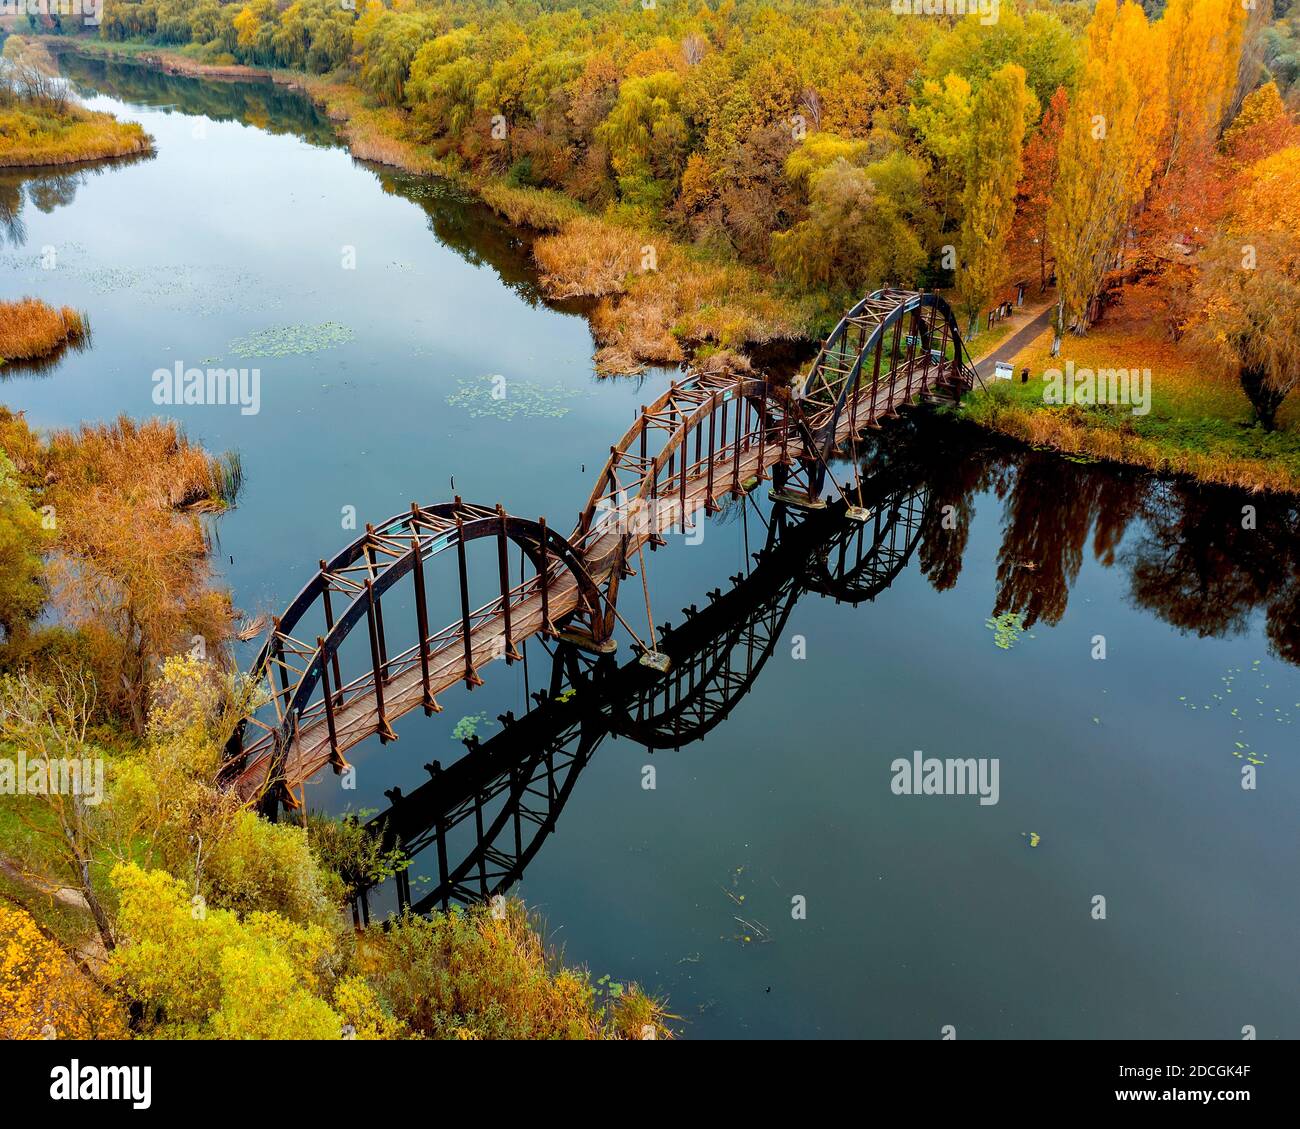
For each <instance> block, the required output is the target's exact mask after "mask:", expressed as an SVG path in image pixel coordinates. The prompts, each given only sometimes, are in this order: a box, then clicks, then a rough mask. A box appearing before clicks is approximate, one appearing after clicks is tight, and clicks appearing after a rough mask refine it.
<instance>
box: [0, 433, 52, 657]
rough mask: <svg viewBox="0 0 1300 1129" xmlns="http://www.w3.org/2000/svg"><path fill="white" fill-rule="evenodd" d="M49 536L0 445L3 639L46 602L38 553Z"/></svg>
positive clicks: (0, 619) (0, 634)
mask: <svg viewBox="0 0 1300 1129" xmlns="http://www.w3.org/2000/svg"><path fill="white" fill-rule="evenodd" d="M48 540H49V538H48V534H47V533H46V531H45V530H44V529H43V528H42V523H41V518H40V515H39V514H37V513H36V511H35V510H34V509H33V508H32V504H31V499H30V496H29V494H28V492H27V490H26V489H25V488H24V487H23V485H22V483H21V482H19V481H18V477H17V473H16V471H15V469H14V464H13V462H12V461H11V460H10V459H9V456H8V455H7V454H6V453H5V452H4V450H3V449H0V638H2V639H4V640H6V641H7V640H10V639H12V638H13V637H14V635H15V633H18V632H22V631H24V630H26V628H27V625H28V624H30V623H31V621H32V620H33V619H35V618H36V616H37V615H38V614H39V612H40V610H41V607H42V606H43V605H44V603H45V585H44V571H45V570H44V565H43V563H42V561H41V553H42V551H43V549H44V548H46V547H47V544H48Z"/></svg>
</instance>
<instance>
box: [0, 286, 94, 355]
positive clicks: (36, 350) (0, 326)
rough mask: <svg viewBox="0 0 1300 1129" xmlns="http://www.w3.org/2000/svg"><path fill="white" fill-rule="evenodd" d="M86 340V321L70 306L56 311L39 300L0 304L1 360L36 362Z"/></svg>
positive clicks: (88, 322)
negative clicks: (65, 347)
mask: <svg viewBox="0 0 1300 1129" xmlns="http://www.w3.org/2000/svg"><path fill="white" fill-rule="evenodd" d="M89 337H90V321H89V319H88V318H87V317H86V315H85V314H83V313H81V312H79V311H77V310H74V309H72V307H71V306H64V307H63V308H62V309H57V308H55V307H54V306H50V305H47V304H46V303H45V302H42V301H41V300H40V299H39V298H21V299H19V300H18V301H17V302H0V360H3V361H35V360H39V359H40V358H42V357H48V356H49V355H50V354H52V353H55V352H57V351H58V350H60V349H62V348H63V347H64V346H68V345H70V346H73V347H74V348H78V347H81V346H82V345H84V344H85V343H86V342H87V341H88V339H89Z"/></svg>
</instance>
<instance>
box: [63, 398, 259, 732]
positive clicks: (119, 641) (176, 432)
mask: <svg viewBox="0 0 1300 1129" xmlns="http://www.w3.org/2000/svg"><path fill="white" fill-rule="evenodd" d="M46 462H47V469H48V474H49V477H50V479H51V481H50V484H49V485H48V486H47V488H46V490H45V492H44V500H45V501H46V502H47V503H48V504H50V505H51V506H52V511H51V512H52V514H53V515H54V518H55V522H56V524H57V539H56V542H55V552H54V554H53V556H52V557H51V560H50V564H49V566H48V575H49V578H50V585H51V592H52V597H53V601H54V603H55V604H56V605H57V606H58V608H59V610H60V611H61V612H62V613H63V615H64V618H65V621H66V622H67V623H68V624H70V625H71V626H73V627H76V628H79V629H80V630H81V632H82V635H83V636H84V638H85V639H86V641H87V643H88V644H89V646H90V649H91V653H92V655H93V659H94V667H95V675H96V682H97V686H98V691H99V693H100V695H101V696H102V698H103V700H104V702H105V704H106V705H107V706H109V707H111V708H113V709H115V710H120V711H121V712H122V713H123V714H125V716H126V717H127V718H129V719H130V721H131V723H132V725H133V727H134V729H135V731H136V732H137V733H139V734H143V732H144V728H145V719H146V715H147V709H148V689H149V685H150V683H151V681H152V679H153V675H154V671H155V669H156V665H157V664H158V663H159V662H160V661H161V660H162V659H164V658H165V657H167V656H168V655H171V654H175V653H178V652H181V651H185V652H189V651H192V650H198V651H201V652H207V651H209V650H211V652H212V653H213V654H214V655H215V654H216V653H217V650H218V649H219V648H220V646H221V645H222V644H223V643H224V642H225V641H226V640H227V639H228V638H229V637H230V634H231V630H232V615H233V613H232V609H231V607H230V601H229V597H228V596H227V595H226V594H225V593H224V592H221V591H219V590H218V589H216V588H215V587H213V586H212V584H211V580H212V561H211V557H210V555H209V551H208V550H209V545H208V540H207V535H206V533H205V530H204V527H203V524H202V520H201V515H202V514H203V513H204V512H205V511H213V510H220V509H223V508H224V507H225V506H226V505H228V504H230V503H231V502H233V500H234V496H235V494H236V492H237V491H238V479H239V474H238V464H237V462H232V461H230V460H228V459H217V458H214V457H212V456H210V455H208V454H207V453H206V452H205V451H203V450H202V449H201V448H199V447H196V446H194V445H193V444H191V443H190V442H189V441H188V440H187V439H186V437H185V436H184V434H183V433H182V432H181V431H180V429H179V428H178V427H177V426H176V425H175V424H174V423H166V422H163V421H161V420H153V421H149V422H147V423H143V424H137V423H134V422H133V421H131V420H129V419H126V418H125V417H123V418H122V419H119V420H117V421H116V422H115V423H110V424H96V425H86V426H83V427H82V428H80V429H79V430H78V431H75V432H73V431H68V432H58V433H56V434H55V435H54V436H52V437H51V440H50V446H49V452H48V455H47V458H46Z"/></svg>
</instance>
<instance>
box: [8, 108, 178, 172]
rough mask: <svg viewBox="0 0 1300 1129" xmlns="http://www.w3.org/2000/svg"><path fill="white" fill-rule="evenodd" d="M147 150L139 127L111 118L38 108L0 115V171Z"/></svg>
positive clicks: (149, 144)
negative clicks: (0, 169) (1, 169)
mask: <svg viewBox="0 0 1300 1129" xmlns="http://www.w3.org/2000/svg"><path fill="white" fill-rule="evenodd" d="M152 147H153V142H152V140H151V139H150V137H149V135H148V134H147V133H145V131H144V128H143V127H142V126H140V125H139V124H138V123H136V122H119V121H118V120H117V119H116V118H115V117H113V115H112V114H101V113H92V112H91V111H90V110H83V109H81V108H80V107H77V106H69V107H67V108H66V109H65V110H64V111H63V112H62V113H58V112H54V111H51V110H47V109H45V108H38V107H32V108H25V107H11V108H9V109H7V110H0V168H18V167H35V166H41V165H71V164H75V163H77V162H78V161H97V160H101V159H103V158H108V157H126V156H130V155H133V154H137V153H147V152H150V151H151V150H152Z"/></svg>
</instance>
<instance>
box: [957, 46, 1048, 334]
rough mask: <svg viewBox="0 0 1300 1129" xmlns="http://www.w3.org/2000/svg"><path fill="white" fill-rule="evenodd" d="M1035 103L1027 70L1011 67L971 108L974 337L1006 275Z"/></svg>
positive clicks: (969, 283)
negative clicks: (1023, 151) (1027, 122)
mask: <svg viewBox="0 0 1300 1129" xmlns="http://www.w3.org/2000/svg"><path fill="white" fill-rule="evenodd" d="M1033 98H1034V96H1033V94H1032V93H1031V92H1030V90H1029V88H1028V87H1027V86H1026V85H1025V71H1024V68H1023V67H1020V66H1018V65H1017V64H1015V63H1007V64H1006V65H1005V66H1003V67H1001V68H1000V69H998V70H997V71H995V72H994V73H993V74H991V75H990V76H989V77H988V79H987V80H986V81H985V82H984V84H983V85H982V86H981V87H980V89H979V93H978V94H976V96H975V101H974V103H973V105H972V107H971V121H970V127H971V128H970V133H969V134H968V141H967V148H966V152H965V165H966V178H965V181H966V183H965V189H964V191H963V193H962V216H963V218H962V227H961V244H960V247H959V249H958V257H959V261H960V268H961V269H960V270H959V272H958V275H957V291H958V293H959V294H960V296H961V303H962V309H963V311H964V312H965V314H966V317H967V319H968V322H969V330H970V332H971V334H972V335H973V334H974V332H975V331H976V328H977V327H976V322H977V319H978V318H979V314H980V310H982V309H983V308H984V306H985V305H987V303H988V302H989V300H990V299H991V298H992V296H993V293H994V291H995V290H996V288H997V286H998V284H999V283H1000V282H1001V281H1002V279H1003V276H1004V274H1005V272H1006V246H1007V236H1008V235H1009V234H1010V232H1011V224H1012V221H1013V220H1014V219H1015V216H1016V187H1017V185H1018V184H1019V183H1020V151H1021V145H1022V144H1023V142H1024V138H1025V119H1026V117H1027V116H1028V115H1029V113H1030V104H1031V100H1032V99H1033ZM1035 104H1036V100H1035Z"/></svg>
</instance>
